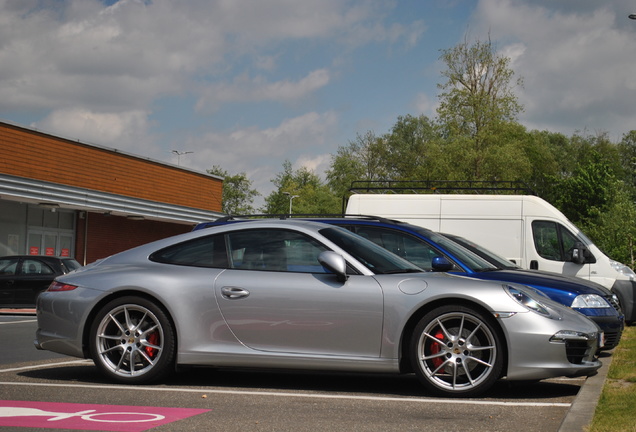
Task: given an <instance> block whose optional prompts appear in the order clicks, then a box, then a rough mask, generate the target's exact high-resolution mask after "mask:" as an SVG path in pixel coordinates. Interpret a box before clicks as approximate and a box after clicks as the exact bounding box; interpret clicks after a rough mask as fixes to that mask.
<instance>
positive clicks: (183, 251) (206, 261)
mask: <svg viewBox="0 0 636 432" xmlns="http://www.w3.org/2000/svg"><path fill="white" fill-rule="evenodd" d="M150 260H151V261H155V262H160V263H164V264H174V265H182V266H192V267H210V268H227V254H226V252H225V241H224V238H223V235H216V236H206V237H199V238H197V239H194V240H190V241H186V242H183V243H179V244H176V245H172V246H169V247H167V248H165V249H161V250H159V251H157V252H155V253H153V254H152V255H150Z"/></svg>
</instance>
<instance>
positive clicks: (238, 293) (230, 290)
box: [221, 287, 250, 300]
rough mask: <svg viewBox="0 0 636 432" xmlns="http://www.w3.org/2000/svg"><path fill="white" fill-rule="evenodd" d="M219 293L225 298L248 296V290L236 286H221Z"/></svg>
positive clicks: (232, 298) (234, 298) (233, 298)
mask: <svg viewBox="0 0 636 432" xmlns="http://www.w3.org/2000/svg"><path fill="white" fill-rule="evenodd" d="M221 294H222V295H223V297H225V298H227V299H230V300H236V299H240V298H245V297H247V296H249V295H250V292H249V291H248V290H245V289H243V288H238V287H223V288H221Z"/></svg>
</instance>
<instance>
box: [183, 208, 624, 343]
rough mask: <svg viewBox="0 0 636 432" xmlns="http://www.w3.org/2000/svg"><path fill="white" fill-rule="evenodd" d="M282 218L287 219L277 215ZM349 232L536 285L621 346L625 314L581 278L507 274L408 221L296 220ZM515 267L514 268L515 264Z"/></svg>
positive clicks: (451, 267)
mask: <svg viewBox="0 0 636 432" xmlns="http://www.w3.org/2000/svg"><path fill="white" fill-rule="evenodd" d="M278 217H285V216H284V215H278ZM294 217H300V218H303V219H309V220H315V221H320V222H322V223H327V224H330V225H338V226H341V227H345V228H347V229H349V230H350V231H352V232H354V233H356V234H358V235H361V236H363V237H365V238H367V239H369V240H371V241H372V242H374V243H376V244H378V245H380V246H382V247H384V248H386V249H388V250H390V251H391V252H393V253H395V254H397V255H399V256H401V257H402V258H405V259H407V260H409V261H410V262H412V263H413V264H415V265H417V266H418V267H419V268H421V269H423V270H425V271H447V272H450V273H456V274H461V275H465V276H470V277H473V278H477V279H485V280H493V281H501V282H514V283H519V284H523V285H528V286H531V287H533V288H535V289H538V290H539V291H541V292H543V293H544V294H546V295H547V296H548V297H550V298H551V299H552V300H554V301H557V302H559V303H561V304H564V305H565V306H568V307H571V308H573V309H574V310H576V311H578V312H580V313H582V314H583V315H585V316H587V317H588V318H590V319H591V320H593V321H594V322H595V323H596V324H597V325H598V326H599V327H600V328H601V330H603V332H604V334H605V341H604V345H603V346H602V347H601V349H603V350H610V349H612V348H614V347H616V345H618V343H619V341H620V339H621V335H622V332H623V329H624V325H625V323H624V315H623V313H622V311H621V309H620V307H619V305H618V300H617V299H616V296H615V295H613V294H612V293H611V292H610V291H609V290H608V289H607V288H605V287H603V286H601V285H599V284H596V283H594V282H591V281H586V280H583V279H581V278H575V277H568V276H562V275H557V274H553V273H547V272H542V273H539V272H535V271H532V270H527V271H526V270H518V269H516V268H515V269H511V268H507V269H502V268H501V267H497V266H495V265H493V264H491V263H490V262H488V261H486V260H485V259H483V258H481V257H480V256H478V255H476V254H475V253H472V252H471V251H469V250H467V249H466V248H464V247H462V246H461V245H459V244H457V243H456V242H454V241H452V240H450V239H449V238H447V237H445V236H443V235H441V234H438V233H435V232H433V231H431V230H429V229H427V228H422V227H419V226H416V225H412V224H409V223H406V222H400V221H395V220H391V219H386V218H378V217H375V216H360V217H355V216H349V215H348V216H347V217H334V216H329V215H323V216H318V215H311V216H309V215H294ZM249 220H254V217H253V216H252V217H250V216H231V217H225V218H221V219H219V220H216V221H214V222H203V223H200V224H198V225H197V226H195V228H194V230H199V229H202V228H206V227H210V226H215V225H219V224H227V223H237V222H244V221H249ZM510 264H512V263H510Z"/></svg>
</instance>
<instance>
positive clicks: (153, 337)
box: [145, 332, 159, 358]
mask: <svg viewBox="0 0 636 432" xmlns="http://www.w3.org/2000/svg"><path fill="white" fill-rule="evenodd" d="M147 340H148V343H149V344H152V345H157V342H158V341H159V333H157V332H154V333H150V334H149V335H148V338H147ZM145 350H146V354H148V356H149V357H150V358H152V357H154V356H155V354H156V353H157V349H156V348H152V347H149V346H147V347H146V348H145Z"/></svg>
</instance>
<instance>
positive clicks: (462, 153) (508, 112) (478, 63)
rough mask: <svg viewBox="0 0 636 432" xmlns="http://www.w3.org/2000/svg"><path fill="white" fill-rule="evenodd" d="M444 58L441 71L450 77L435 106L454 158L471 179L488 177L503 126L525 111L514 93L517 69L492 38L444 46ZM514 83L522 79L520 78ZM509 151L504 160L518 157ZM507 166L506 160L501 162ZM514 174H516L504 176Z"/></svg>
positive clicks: (499, 154) (499, 148)
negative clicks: (498, 52) (514, 69)
mask: <svg viewBox="0 0 636 432" xmlns="http://www.w3.org/2000/svg"><path fill="white" fill-rule="evenodd" d="M440 58H441V60H442V61H443V62H444V63H445V64H446V70H444V71H443V72H442V76H443V77H445V78H446V82H444V83H442V84H439V85H438V87H439V88H440V90H441V93H440V95H439V99H440V104H439V107H438V109H437V115H438V119H439V122H440V123H441V124H442V125H443V127H444V129H445V135H446V137H447V139H448V142H449V152H448V153H450V155H451V156H452V159H453V160H455V161H458V165H460V166H462V168H463V170H464V175H465V176H466V177H467V178H466V179H467V180H482V179H484V180H490V179H488V178H485V177H487V176H488V172H487V171H489V172H492V171H493V169H492V167H490V169H488V165H492V162H490V163H489V161H495V160H497V158H498V157H500V156H501V155H502V151H505V150H512V149H514V147H513V146H507V148H506V149H502V147H501V144H502V142H501V140H498V139H497V138H498V137H499V136H500V135H501V131H502V128H505V127H506V126H505V125H506V124H508V123H514V122H516V120H517V116H518V114H519V113H520V112H521V111H522V106H521V105H520V104H519V102H518V99H517V96H516V95H515V93H514V86H513V85H512V81H513V78H514V72H513V71H512V69H510V67H509V63H510V59H509V58H508V57H505V56H501V55H498V54H497V53H496V52H495V47H494V46H493V44H492V42H491V41H490V39H489V40H488V41H487V42H481V41H477V42H475V43H474V44H473V45H469V44H468V41H467V40H464V42H463V43H460V44H458V45H457V46H455V47H453V48H451V49H447V50H443V51H442V55H441V57H440ZM514 84H515V85H516V86H521V85H522V80H521V79H520V78H518V79H517V80H515V81H514ZM514 159H515V156H514V155H510V156H509V157H506V158H505V160H504V161H503V163H506V160H514ZM501 166H503V165H501ZM506 180H515V179H506Z"/></svg>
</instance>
